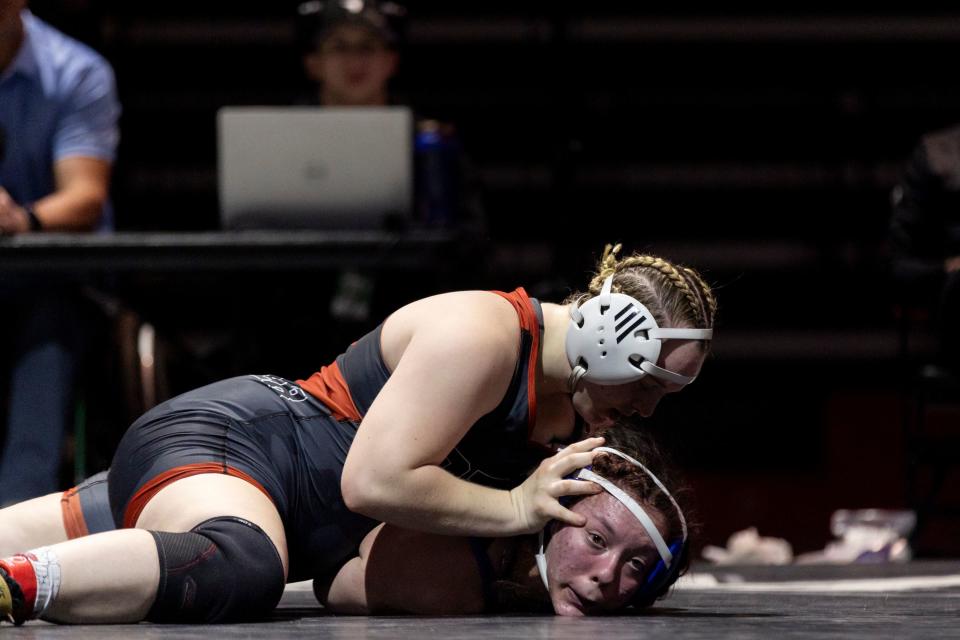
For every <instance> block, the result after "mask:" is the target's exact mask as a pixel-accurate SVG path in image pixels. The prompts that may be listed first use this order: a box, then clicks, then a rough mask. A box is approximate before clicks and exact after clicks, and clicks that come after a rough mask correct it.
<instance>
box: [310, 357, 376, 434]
mask: <svg viewBox="0 0 960 640" xmlns="http://www.w3.org/2000/svg"><path fill="white" fill-rule="evenodd" d="M297 384H298V385H300V387H301V388H303V390H304V391H306V392H307V393H309V394H310V395H312V396H313V397H314V398H317V399H318V400H320V402H322V403H323V404H325V405H326V406H327V408H328V409H330V411H331V413H332V414H333V418H334V419H336V420H353V421H354V422H360V419H361V418H362V417H363V416H361V415H360V412H359V411H358V410H357V405H355V404H354V403H353V398H352V397H351V396H350V388H349V387H347V381H346V380H344V378H343V373H342V372H341V371H340V367H339V366H338V365H337V362H336V361H334V362H333V364H330V365H328V366H326V367H320V371H317V372H316V373H315V374H313V375H312V376H310V377H309V378H307V379H306V380H297Z"/></svg>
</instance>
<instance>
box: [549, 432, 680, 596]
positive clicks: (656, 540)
mask: <svg viewBox="0 0 960 640" xmlns="http://www.w3.org/2000/svg"><path fill="white" fill-rule="evenodd" d="M594 451H602V452H604V453H609V454H613V455H615V456H619V457H621V458H623V459H624V460H626V461H628V462H631V463H633V464H634V465H636V466H638V467H640V468H641V469H642V470H643V472H644V473H646V474H647V475H648V476H650V479H651V480H653V482H654V484H656V485H657V487H659V489H660V490H661V491H663V494H664V495H665V496H667V498H668V499H669V500H670V503H671V504H672V505H673V508H674V509H676V511H677V517H678V518H679V519H680V529H681V531H682V539H681V540H679V541H677V542H674V543H673V544H672V545H668V544H667V543H666V541H665V540H664V539H663V536H662V535H661V534H660V531H659V530H658V529H657V525H656V524H654V522H653V519H651V518H650V516H649V515H648V514H647V512H646V511H645V510H644V508H643V507H641V506H640V503H638V502H637V501H636V500H634V499H633V497H632V496H631V495H630V494H628V493H627V492H625V491H624V490H623V489H621V488H620V487H618V486H617V485H615V484H614V483H612V482H610V481H609V480H607V479H606V478H604V477H603V476H599V475H597V474H596V473H594V472H593V471H592V470H591V469H590V468H589V467H584V468H583V469H580V471H579V473H577V475H576V478H577V479H578V480H589V481H590V482H595V483H597V484H598V485H600V486H601V487H603V489H604V491H606V492H607V493H609V494H610V495H612V496H613V497H614V498H616V499H617V500H619V501H620V502H621V503H623V506H625V507H626V508H627V509H629V510H630V513H632V514H633V515H634V516H635V517H636V518H637V520H639V521H640V524H641V525H642V526H643V528H644V530H645V531H646V532H647V535H648V536H650V539H651V540H653V544H654V546H656V547H657V552H658V553H659V554H660V561H661V563H662V564H663V568H664V571H667V572H668V571H669V569H670V566H671V565H672V564H673V556H674V553H676V552H677V551H678V550H679V549H681V548H682V547H683V545H684V544H686V542H687V520H686V518H684V517H683V511H681V510H680V505H678V504H677V501H676V500H674V499H673V496H672V495H670V492H669V491H667V488H666V487H665V486H663V483H662V482H660V479H659V478H657V476H655V475H653V473H651V472H650V470H649V469H647V468H646V467H645V466H643V465H642V464H640V462H638V461H637V460H635V459H634V458H632V457H630V456H628V455H627V454H625V453H623V452H622V451H618V450H617V449H612V448H610V447H597V448H596V449H594ZM545 530H546V529H545V528H544V529H541V531H540V550H539V551H538V552H537V555H536V559H537V569H539V571H540V577H541V578H542V579H543V586H545V587H546V588H547V590H548V591H549V589H550V584H549V582H548V581H547V556H546V552H545V550H544V531H545ZM671 549H672V550H671ZM662 573H663V571H662V570H661V567H660V566H659V565H657V566H656V567H654V568H653V570H652V571H650V572H649V574H648V575H649V576H650V577H651V578H653V577H654V576H658V575H661V574H662Z"/></svg>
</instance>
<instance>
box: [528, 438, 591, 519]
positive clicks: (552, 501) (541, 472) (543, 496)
mask: <svg viewBox="0 0 960 640" xmlns="http://www.w3.org/2000/svg"><path fill="white" fill-rule="evenodd" d="M601 445H603V438H587V439H586V440H581V441H580V442H577V443H575V444H572V445H570V446H568V447H566V448H564V449H562V450H561V451H559V452H557V454H556V455H553V456H551V457H549V458H547V459H546V460H543V461H542V462H541V463H540V466H538V467H537V469H536V471H534V472H533V473H532V474H530V477H529V478H527V479H526V480H525V481H524V482H523V484H521V485H520V486H519V487H516V488H514V489H512V490H511V491H510V499H511V502H512V503H513V508H514V513H515V518H516V522H517V530H518V531H520V532H522V533H533V532H535V531H539V530H540V529H542V528H543V527H544V526H546V524H547V523H548V522H549V521H550V520H559V521H560V522H563V523H565V524H571V525H573V526H575V527H582V526H583V525H584V524H586V518H584V517H583V516H582V515H580V514H577V513H574V512H573V511H570V510H569V509H567V508H566V507H564V506H563V505H562V504H560V497H561V496H575V495H594V494H596V493H600V492H601V491H603V489H602V488H601V487H600V485H597V484H594V483H593V482H584V481H583V480H570V479H565V476H568V475H570V474H571V473H573V472H574V471H577V470H578V469H582V468H583V467H586V466H589V465H590V464H591V463H592V462H593V456H594V453H593V451H592V449H594V448H596V447H599V446H601Z"/></svg>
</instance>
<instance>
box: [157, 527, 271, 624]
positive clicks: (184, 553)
mask: <svg viewBox="0 0 960 640" xmlns="http://www.w3.org/2000/svg"><path fill="white" fill-rule="evenodd" d="M151 534H152V535H153V537H154V540H155V541H156V543H157V551H158V553H159V556H160V584H159V586H158V588H157V598H156V600H155V602H154V604H153V607H152V608H151V609H150V613H149V614H147V620H150V621H152V622H175V623H187V622H227V621H234V620H243V619H251V618H257V617H262V616H264V615H266V614H267V613H269V612H270V611H272V610H273V608H274V607H275V606H276V605H277V603H278V602H279V601H280V596H281V595H282V594H283V587H284V584H285V582H286V580H285V578H284V570H283V562H282V560H281V558H280V555H279V554H278V553H277V549H276V547H275V546H274V544H273V542H272V541H271V540H270V538H269V536H267V534H266V533H264V532H263V530H262V529H261V528H260V527H258V526H257V525H256V524H254V523H252V522H250V521H248V520H244V519H243V518H237V517H220V518H212V519H210V520H207V521H205V522H202V523H200V524H199V525H197V526H196V527H194V528H193V529H191V530H190V531H187V532H183V533H168V532H163V531H160V532H157V531H151Z"/></svg>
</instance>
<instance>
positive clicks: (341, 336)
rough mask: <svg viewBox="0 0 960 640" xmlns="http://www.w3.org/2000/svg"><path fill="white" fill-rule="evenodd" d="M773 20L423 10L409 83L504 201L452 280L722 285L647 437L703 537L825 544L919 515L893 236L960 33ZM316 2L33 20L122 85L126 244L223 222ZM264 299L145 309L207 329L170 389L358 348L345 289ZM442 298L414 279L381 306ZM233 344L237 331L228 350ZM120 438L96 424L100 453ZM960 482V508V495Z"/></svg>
mask: <svg viewBox="0 0 960 640" xmlns="http://www.w3.org/2000/svg"><path fill="white" fill-rule="evenodd" d="M778 4H779V11H780V12H779V13H776V14H774V13H770V12H769V9H768V8H766V7H764V6H763V5H760V4H751V3H733V4H732V5H731V4H730V3H725V6H724V11H723V13H720V12H719V11H718V10H717V9H716V8H715V7H714V5H713V3H682V5H676V9H672V8H671V7H670V6H663V7H662V8H660V9H659V12H648V11H646V10H640V9H635V8H633V6H636V3H629V5H630V6H628V3H621V2H599V1H593V2H589V3H585V2H563V1H552V2H527V3H518V2H501V1H487V2H479V1H475V0H461V1H458V2H456V3H451V2H440V1H423V2H410V3H408V7H409V10H410V14H411V19H410V21H409V28H408V38H407V44H406V46H405V49H404V51H403V64H402V70H401V74H400V76H399V78H398V79H397V83H396V89H397V91H398V93H399V94H400V95H402V96H404V97H405V98H406V99H408V100H409V101H410V102H411V103H412V104H413V105H414V106H415V107H416V109H417V110H418V112H419V113H421V114H424V115H430V116H434V117H438V118H441V119H444V120H448V121H451V122H454V123H456V125H457V128H458V131H459V134H460V137H461V139H462V140H463V143H464V146H465V148H466V149H467V150H468V152H469V155H470V157H471V159H472V160H473V163H474V164H475V165H476V169H477V171H478V174H479V177H480V180H481V184H482V187H483V196H484V201H485V205H486V211H487V217H488V227H489V241H490V245H489V251H488V252H487V253H486V254H484V255H483V256H482V257H481V258H479V259H478V260H477V264H475V265H473V266H472V268H471V269H465V270H464V271H463V272H462V274H463V275H462V278H458V276H457V274H454V275H452V276H451V274H449V273H447V274H445V276H444V279H443V280H442V282H443V286H444V287H447V286H454V287H456V286H481V287H483V288H501V289H512V288H514V287H515V286H518V285H520V284H523V285H524V286H526V287H527V288H528V290H529V291H530V292H531V293H532V294H534V295H540V296H543V297H544V298H546V299H548V300H549V299H557V298H558V297H560V296H563V295H565V294H566V293H567V292H568V291H569V290H570V289H572V288H576V287H582V286H584V285H585V283H586V277H587V274H588V272H589V271H590V270H591V269H592V267H593V264H594V262H595V260H596V259H597V258H598V257H599V253H600V251H601V250H602V247H603V244H604V243H606V242H611V241H623V242H624V243H625V250H626V251H627V252H629V251H633V250H649V251H652V252H656V253H660V254H663V255H665V256H667V257H670V258H673V259H676V260H679V261H681V262H687V263H689V264H692V265H694V266H697V267H698V268H701V269H702V271H703V272H704V273H705V275H706V276H707V278H708V280H709V281H710V282H711V283H712V284H714V285H715V287H716V290H717V294H718V298H719V300H720V317H719V318H720V319H719V324H718V331H717V339H716V341H715V349H714V355H713V356H712V358H711V360H710V361H709V362H708V364H707V365H706V367H705V369H704V372H703V374H702V377H701V379H700V380H698V381H697V383H696V384H695V385H693V386H692V387H691V388H690V389H688V390H686V391H684V392H683V393H682V394H680V395H678V396H674V397H670V398H668V399H667V400H666V401H664V403H663V404H662V405H661V408H660V409H659V410H658V415H657V416H656V417H655V418H654V419H652V420H651V421H650V423H651V424H650V427H651V428H652V429H655V430H656V431H657V432H658V433H659V434H661V435H662V437H663V439H664V440H665V442H667V443H668V444H669V445H670V447H671V449H672V450H673V451H674V454H675V458H676V459H677V461H678V462H679V463H680V465H681V466H682V468H683V469H684V470H685V472H686V475H687V476H688V479H689V481H690V484H691V486H692V487H693V489H694V493H695V495H696V504H697V507H698V514H699V520H700V521H701V522H702V523H703V529H702V538H701V543H713V544H721V545H722V544H724V543H725V541H726V537H727V536H728V535H729V534H730V533H731V532H733V531H736V530H738V529H742V528H744V527H747V526H750V525H756V526H758V527H759V529H760V532H761V533H762V534H765V535H775V536H782V537H784V538H786V539H788V540H789V541H790V542H792V543H793V544H794V547H795V550H797V551H809V550H813V549H819V548H822V547H823V546H824V544H825V543H826V542H827V541H828V540H829V539H830V532H829V526H828V523H829V516H830V513H831V512H832V511H833V510H834V509H837V508H844V507H846V508H861V507H887V508H903V507H905V506H908V505H907V494H906V493H905V492H906V489H905V487H906V477H907V473H908V470H909V466H908V462H909V457H908V447H907V444H908V443H907V442H906V441H905V436H904V411H905V408H906V407H909V406H910V405H909V403H910V400H911V397H912V396H911V395H910V394H909V393H908V392H907V390H908V389H909V388H910V387H909V380H910V372H911V371H912V370H913V368H914V365H916V364H920V363H922V362H923V361H924V359H925V358H926V356H927V355H929V351H930V343H929V341H927V340H926V338H927V336H926V334H925V333H924V332H923V327H924V319H925V318H924V315H923V313H918V312H917V311H916V310H909V309H908V310H907V311H908V312H909V313H907V314H906V315H907V316H908V317H909V318H911V322H910V330H911V332H912V333H911V342H910V344H911V348H910V351H909V353H908V354H907V357H905V353H904V351H903V348H902V345H901V342H900V338H901V337H902V335H903V334H902V332H901V324H900V322H899V319H900V318H901V317H903V316H904V309H903V307H902V305H899V304H898V301H897V296H896V295H895V294H894V293H893V291H892V288H891V286H890V282H889V278H888V263H887V251H886V247H885V244H884V241H885V233H886V226H887V220H888V217H889V194H890V189H891V187H892V186H893V185H894V184H895V182H896V180H897V178H898V175H899V172H900V170H901V167H902V164H903V161H904V160H905V158H906V157H907V155H908V154H909V152H910V151H911V149H912V147H913V146H914V144H915V143H916V141H917V139H918V137H919V136H920V135H921V134H922V133H924V132H927V131H930V130H933V129H937V128H940V127H944V126H947V125H950V124H953V123H954V122H960V79H958V74H957V61H958V60H960V12H957V11H956V10H954V11H953V12H950V11H949V10H947V9H944V8H943V6H940V5H937V4H933V3H926V2H913V3H910V4H909V7H907V8H904V9H902V10H900V11H899V12H891V13H878V12H877V11H876V9H875V8H874V5H875V3H869V4H868V3H857V2H843V3H839V4H838V3H836V2H830V3H826V2H803V3H800V2H790V3H778ZM295 6H296V3H295V2H276V1H274V2H265V1H261V2H250V1H246V2H243V1H230V2H226V1H223V0H216V1H211V0H205V1H204V2H196V1H193V2H183V1H180V0H171V1H168V2H162V3H140V2H120V1H119V0H117V1H106V0H104V1H97V0H72V1H67V0H62V1H59V2H58V1H53V0H49V1H46V2H40V1H39V0H37V1H35V2H33V3H32V8H33V10H34V11H35V13H37V14H38V15H39V16H40V17H42V18H45V19H48V20H50V21H51V22H53V23H54V24H55V25H57V26H59V27H61V28H62V29H64V30H65V31H67V32H68V33H71V34H73V35H75V36H77V37H79V38H81V39H83V40H85V41H86V42H88V43H90V44H92V45H93V46H94V47H95V48H97V49H98V50H99V51H101V52H102V53H103V54H105V55H106V57H107V58H108V59H109V60H110V61H111V62H112V64H113V65H114V67H115V70H116V73H117V77H118V85H119V91H120V97H121V101H122V103H123V106H124V115H123V118H122V122H121V126H122V134H123V138H122V143H121V148H120V155H119V160H118V163H117V168H116V174H115V180H114V201H115V205H116V211H117V223H118V228H119V229H128V230H148V229H178V230H196V229H212V228H216V226H217V199H216V167H215V159H216V148H215V143H216V140H215V129H214V117H215V113H216V110H217V109H218V108H219V107H221V106H223V105H235V104H288V103H290V102H291V101H292V100H293V99H294V98H295V96H296V95H297V94H298V93H299V92H300V91H302V90H303V88H304V87H303V85H302V79H301V73H300V67H299V60H298V57H297V53H296V50H295V47H294V31H293V23H292V21H291V16H292V15H293V12H294V7H295ZM291 277H293V276H291ZM298 277H300V276H298ZM243 280H244V284H243V290H242V291H238V290H237V288H236V287H231V286H228V285H227V284H224V282H223V281H222V280H218V281H216V282H213V281H210V282H200V283H199V284H198V282H196V281H194V282H192V283H190V284H187V283H177V284H173V285H171V284H170V283H166V284H164V285H157V286H156V288H150V287H144V288H142V289H138V290H137V291H129V290H128V291H126V292H125V294H126V296H127V298H128V299H129V300H131V304H133V305H134V306H136V307H137V308H138V309H139V310H140V312H141V313H142V314H144V315H145V316H146V317H149V318H151V320H152V321H154V322H155V323H156V324H157V326H158V327H159V329H160V331H162V332H165V334H166V335H169V336H175V335H176V334H177V332H178V331H181V330H182V327H183V325H184V324H189V323H190V322H194V323H195V324H197V325H200V326H201V327H202V328H203V329H204V330H206V331H207V333H206V334H205V335H206V338H204V339H200V343H201V344H203V345H206V350H205V351H204V349H203V348H201V349H198V350H199V351H202V352H203V353H204V354H206V355H205V356H204V357H201V358H199V360H202V361H203V362H202V364H201V365H197V364H196V362H193V363H189V360H190V358H189V357H188V356H184V357H183V361H184V362H188V364H184V365H183V366H182V367H181V369H180V373H179V377H178V375H177V374H176V369H175V368H172V369H171V371H172V372H173V373H174V375H173V379H172V382H171V386H173V387H174V390H177V389H178V388H180V387H183V388H185V387H188V386H191V385H192V384H194V383H197V382H204V381H207V380H213V379H215V378H218V377H222V376H223V375H230V374H233V373H248V372H250V369H251V367H261V366H262V367H264V369H263V372H266V371H267V370H270V372H272V373H276V374H279V375H285V376H289V377H294V378H295V377H305V376H306V375H308V374H309V373H310V372H312V371H313V370H315V369H316V368H318V367H319V366H320V365H321V364H324V363H325V362H327V361H328V360H329V359H330V358H332V357H333V356H334V355H335V354H336V353H337V352H338V351H339V349H340V348H342V347H343V345H344V344H346V340H347V336H350V337H351V338H352V337H356V335H359V333H356V334H354V333H353V332H354V331H357V332H359V331H360V330H361V329H363V328H364V327H360V326H355V327H354V326H344V325H340V326H333V325H331V324H330V323H329V322H324V313H325V311H324V310H325V304H326V303H325V301H326V299H327V296H328V295H329V293H330V288H331V286H330V281H331V280H332V276H331V275H330V274H308V275H307V276H306V279H305V280H301V281H300V282H301V284H303V283H304V282H306V283H308V284H307V285H305V286H311V287H315V288H316V298H315V299H316V308H315V309H310V308H305V307H302V306H300V307H297V308H292V307H291V305H289V304H287V303H286V298H285V294H287V293H289V292H288V291H287V290H285V289H283V288H282V287H281V288H278V287H276V286H275V285H276V278H275V277H273V276H271V278H265V277H264V278H262V279H260V278H259V277H258V276H256V275H254V274H245V275H243ZM451 280H452V281H451ZM438 281H440V280H439V279H438V276H437V274H431V273H427V274H419V275H415V276H414V275H411V276H404V277H401V278H397V277H396V276H395V277H394V279H393V280H389V279H388V282H390V285H389V286H383V285H382V283H381V285H379V286H378V290H377V291H378V297H377V302H376V304H375V306H376V307H377V309H378V310H379V309H380V308H381V307H382V308H389V306H390V305H392V304H394V303H396V302H402V301H404V300H408V299H412V298H414V297H416V296H418V295H421V294H422V293H423V292H424V291H430V290H431V287H432V286H434V283H436V282H438ZM164 287H167V289H166V290H165V289H164ZM121 292H122V293H123V291H122V289H121ZM254 292H256V293H254ZM213 293H216V295H213V296H212V294H213ZM166 294H169V297H165V295H166ZM138 296H139V297H138ZM218 296H219V297H218ZM211 297H214V298H217V299H218V300H220V302H219V303H218V304H219V305H220V308H219V313H210V312H209V310H208V309H207V306H209V301H210V299H211ZM252 298H256V299H257V301H258V304H257V305H256V309H255V310H251V303H250V301H251V299H252ZM167 300H170V301H173V300H176V302H169V303H168V302H167ZM184 300H186V302H184ZM314 312H315V313H314ZM271 314H272V315H273V316H274V317H276V316H277V315H280V316H282V317H283V327H284V329H283V332H282V333H283V336H285V337H287V338H288V337H289V336H291V335H304V334H309V335H310V336H311V338H310V340H309V347H308V348H301V346H300V344H299V343H298V344H297V345H296V347H295V349H293V350H294V351H295V352H296V353H295V354H290V353H289V352H290V351H291V341H290V340H287V339H282V338H281V337H278V336H275V337H274V338H273V340H275V341H273V342H271V339H264V338H263V337H262V336H260V339H258V340H256V341H249V340H248V341H242V340H241V342H242V348H241V347H238V346H237V345H238V342H237V339H238V336H239V337H240V338H242V337H243V336H244V335H253V334H244V330H243V329H236V327H237V326H241V327H243V326H247V325H250V326H254V325H257V324H258V323H262V322H269V320H268V318H269V317H270V316H271ZM185 318H188V319H189V321H187V322H185V321H184V319H185ZM244 323H247V325H245V324H244ZM261 326H262V324H261ZM218 327H221V328H222V327H234V328H232V329H229V330H227V333H228V334H229V335H226V336H225V337H224V338H223V341H222V342H221V343H216V344H213V346H211V342H210V338H209V335H210V332H211V331H212V332H216V330H217V328H218ZM230 332H232V333H230ZM181 338H182V335H181ZM173 339H174V338H173V337H171V340H173ZM204 340H206V342H204ZM180 342H181V347H183V340H182V339H181V340H180ZM218 345H219V346H218ZM223 345H229V346H228V347H223ZM185 350H186V351H189V349H186V348H181V350H180V351H181V353H183V352H184V351H185ZM198 350H197V349H195V353H194V355H196V351H198ZM218 353H219V354H220V355H219V356H218V355H217V354H218ZM210 354H213V355H210ZM224 354H226V355H224ZM91 362H92V364H91V365H89V366H91V367H94V368H95V367H98V366H108V365H106V364H104V358H103V357H97V358H93V359H92V360H91ZM258 370H259V369H258ZM119 375H121V376H122V374H119ZM108 377H109V376H108ZM115 377H116V376H115ZM103 395H104V396H108V395H109V393H107V392H105V393H103ZM96 401H97V400H96V397H94V399H93V400H92V405H91V408H90V410H91V412H92V413H93V414H96V413H97V409H96ZM106 419H109V420H113V419H114V418H112V417H111V418H105V420H106ZM943 420H944V423H945V424H947V425H948V426H955V425H956V424H957V423H958V422H960V417H958V416H957V415H956V414H947V416H946V418H944V419H943ZM120 431H122V427H121V428H120V429H119V430H117V429H115V428H113V427H110V428H105V429H101V435H100V437H99V440H97V441H96V442H95V445H94V446H95V448H99V449H103V450H107V451H108V450H109V449H110V448H111V446H112V442H111V438H112V437H113V434H115V433H119V432H120ZM946 483H947V486H948V489H950V488H951V487H952V488H953V489H954V490H953V494H954V495H953V497H954V498H955V497H956V495H955V494H956V491H955V488H956V484H957V483H956V478H955V476H952V475H951V476H949V477H948V479H947V482H946ZM948 494H949V491H948ZM947 498H948V499H949V498H950V495H947ZM927 524H928V526H927V527H926V528H925V529H924V531H923V535H922V536H921V537H920V538H918V540H917V541H916V544H917V550H918V551H919V552H920V553H921V554H924V555H946V554H952V555H956V554H958V553H960V543H958V542H957V541H958V540H960V527H958V526H957V524H958V523H957V521H956V520H950V519H937V520H930V521H929V522H928V523H927Z"/></svg>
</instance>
